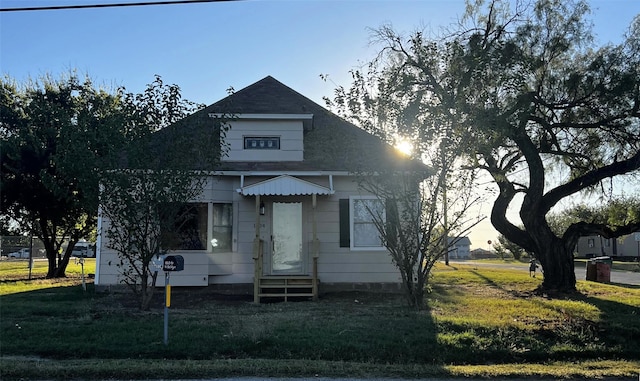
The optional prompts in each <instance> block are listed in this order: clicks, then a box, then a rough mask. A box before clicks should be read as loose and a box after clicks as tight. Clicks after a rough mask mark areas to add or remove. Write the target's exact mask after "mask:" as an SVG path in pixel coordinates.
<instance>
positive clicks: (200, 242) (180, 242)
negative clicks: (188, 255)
mask: <svg viewBox="0 0 640 381" xmlns="http://www.w3.org/2000/svg"><path fill="white" fill-rule="evenodd" d="M207 214H208V207H207V204H206V203H203V202H199V203H186V204H184V205H182V206H181V207H180V208H179V209H178V213H177V214H176V219H175V221H174V223H173V229H171V231H170V232H168V241H169V247H168V248H169V249H170V250H204V249H205V243H206V242H207Z"/></svg>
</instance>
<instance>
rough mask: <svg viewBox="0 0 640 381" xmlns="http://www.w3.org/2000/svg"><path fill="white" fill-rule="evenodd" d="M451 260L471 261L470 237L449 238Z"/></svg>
mask: <svg viewBox="0 0 640 381" xmlns="http://www.w3.org/2000/svg"><path fill="white" fill-rule="evenodd" d="M447 239H448V240H449V259H470V258H471V256H470V255H471V240H470V239H469V237H466V236H465V237H448V238H447Z"/></svg>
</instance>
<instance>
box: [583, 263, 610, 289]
mask: <svg viewBox="0 0 640 381" xmlns="http://www.w3.org/2000/svg"><path fill="white" fill-rule="evenodd" d="M612 264H613V260H612V259H611V257H596V258H591V259H590V260H589V262H587V277H586V279H587V280H590V281H593V282H601V283H608V282H611V265H612Z"/></svg>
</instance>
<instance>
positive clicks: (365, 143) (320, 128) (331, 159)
mask: <svg viewBox="0 0 640 381" xmlns="http://www.w3.org/2000/svg"><path fill="white" fill-rule="evenodd" d="M212 114H225V115H241V114H280V115H282V114H289V115H291V114H296V115H301V114H305V115H309V114H311V115H313V117H312V119H310V120H308V121H305V122H304V143H303V144H304V160H303V161H296V162H294V161H291V162H281V161H278V162H255V161H252V162H249V161H247V162H241V161H240V162H239V161H233V162H231V161H222V162H220V165H219V167H217V168H215V170H226V171H281V172H287V171H318V170H320V171H350V172H357V171H373V170H384V169H412V170H420V171H424V172H425V173H428V172H430V169H429V168H428V167H426V166H425V165H423V164H422V163H419V162H417V161H413V160H409V159H408V158H407V157H405V156H403V155H402V154H401V153H399V152H398V151H397V150H396V149H394V148H393V147H391V146H390V145H388V144H386V143H385V142H383V141H382V140H381V139H379V138H378V137H376V136H374V135H371V134H369V133H368V132H366V131H364V130H362V129H360V128H358V127H357V126H355V125H354V124H352V123H349V122H347V121H345V120H344V119H342V118H340V117H338V116H337V115H335V114H333V113H331V112H330V111H328V110H326V109H325V108H324V107H322V106H320V105H318V104H317V103H315V102H313V101H312V100H310V99H309V98H307V97H305V96H304V95H302V94H300V93H298V92H296V91H295V90H293V89H291V88H290V87H288V86H286V85H284V84H282V83H281V82H279V81H277V80H276V79H275V78H273V77H271V76H267V77H265V78H263V79H261V80H259V81H258V82H255V83H253V84H251V85H249V86H247V87H245V88H243V89H241V90H239V91H237V92H235V93H233V94H231V95H229V96H227V97H225V98H223V99H221V100H220V101H218V102H215V103H213V104H212V105H209V106H207V107H205V108H204V109H203V110H200V111H198V112H197V113H195V114H193V115H192V116H191V117H188V118H185V121H187V122H186V123H182V125H181V127H179V131H180V135H183V136H184V135H187V136H191V137H192V138H193V139H195V140H198V138H197V137H196V136H194V135H197V134H198V133H202V131H211V129H206V128H205V129H203V128H202V127H201V126H200V127H196V125H198V124H200V125H201V124H202V123H189V122H188V120H189V119H191V120H193V121H198V120H200V121H202V120H204V118H209V115H212ZM159 133H162V131H159ZM184 148H185V150H186V151H187V152H188V151H189V150H190V149H191V148H192V147H189V146H187V147H184ZM194 160H196V161H197V159H195V158H194ZM194 167H198V164H197V163H194ZM197 169H208V168H197Z"/></svg>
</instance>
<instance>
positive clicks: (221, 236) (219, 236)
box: [211, 204, 233, 253]
mask: <svg viewBox="0 0 640 381" xmlns="http://www.w3.org/2000/svg"><path fill="white" fill-rule="evenodd" d="M212 224H213V238H212V239H211V247H212V248H213V252H214V253H215V252H222V251H231V241H232V234H233V229H232V228H233V206H232V204H213V218H212Z"/></svg>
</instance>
